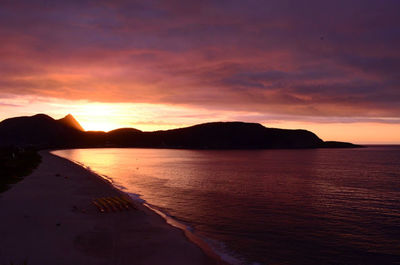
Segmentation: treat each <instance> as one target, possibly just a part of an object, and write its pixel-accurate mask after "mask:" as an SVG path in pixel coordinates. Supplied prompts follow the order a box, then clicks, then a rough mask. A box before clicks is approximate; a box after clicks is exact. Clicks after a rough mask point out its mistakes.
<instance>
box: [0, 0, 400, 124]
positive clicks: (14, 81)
mask: <svg viewBox="0 0 400 265" xmlns="http://www.w3.org/2000/svg"><path fill="white" fill-rule="evenodd" d="M399 7H400V3H399V2H398V1H394V0H393V1H390V0H386V1H381V2H377V1H372V0H368V1H365V0H363V1H361V0H357V1H356V0H352V1H331V2H329V1H316V0H312V1H307V2H300V1H289V0H287V1H268V2H266V1H245V2H243V1H201V2H194V1H190V2H187V1H147V2H143V1H112V2H110V1H96V2H92V1H42V2H32V1H28V0H25V1H18V2H16V1H3V2H2V3H1V4H0V36H1V40H2V45H1V47H0V62H1V63H0V71H1V73H2V75H1V76H0V93H3V94H4V93H7V94H13V95H15V96H18V95H33V96H44V97H56V98H60V99H71V100H88V101H98V102H133V103H154V104H175V105H182V106H186V107H193V108H208V109H212V110H215V111H218V110H224V111H230V110H239V111H247V112H256V113H261V114H276V115H299V116H303V117H305V116H320V117H332V118H334V117H346V116H349V117H350V116H354V117H356V116H357V117H363V116H364V117H366V118H372V117H375V118H377V119H380V118H382V117H388V118H390V117H397V116H399V115H400V92H399V91H400V76H399V72H400V71H399V70H400V52H399V50H398V47H400V34H399V33H400V32H399V28H398V25H399V24H400V17H399V16H398V14H397V10H399ZM383 120H385V119H383Z"/></svg>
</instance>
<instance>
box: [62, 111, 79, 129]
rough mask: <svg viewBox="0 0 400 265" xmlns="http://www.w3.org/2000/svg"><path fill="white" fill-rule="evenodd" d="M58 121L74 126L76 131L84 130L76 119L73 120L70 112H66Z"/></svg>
mask: <svg viewBox="0 0 400 265" xmlns="http://www.w3.org/2000/svg"><path fill="white" fill-rule="evenodd" d="M58 121H59V122H60V123H63V124H65V125H67V126H69V127H72V128H75V129H77V130H78V131H84V129H83V128H82V126H81V125H80V124H79V122H78V121H77V120H75V118H74V116H72V115H71V114H68V115H67V116H65V117H64V118H62V119H59V120H58Z"/></svg>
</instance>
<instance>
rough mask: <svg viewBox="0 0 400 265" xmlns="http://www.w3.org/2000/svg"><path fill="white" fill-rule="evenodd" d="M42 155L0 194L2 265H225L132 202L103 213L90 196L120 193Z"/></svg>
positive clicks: (78, 168)
mask: <svg viewBox="0 0 400 265" xmlns="http://www.w3.org/2000/svg"><path fill="white" fill-rule="evenodd" d="M40 155H41V156H42V163H41V164H40V165H39V167H38V168H37V169H36V170H35V171H34V172H33V173H32V174H31V175H29V176H27V177H25V179H24V180H22V181H21V182H20V183H18V184H17V185H15V186H13V187H12V188H11V189H10V190H8V191H7V192H4V193H2V194H0V209H1V211H0V218H1V220H2V226H1V227H0V264H11V263H14V264H23V262H26V263H27V264H29V265H32V264H132V263H133V264H194V265H195V264H225V263H224V262H223V261H221V260H218V259H217V257H216V256H213V255H212V254H210V253H207V251H206V250H204V249H200V247H199V246H198V245H195V244H193V243H192V242H190V241H189V240H188V238H187V237H185V235H184V232H183V231H182V230H180V229H178V228H175V227H173V226H172V225H169V224H167V223H166V221H165V220H164V219H163V218H162V217H161V216H159V215H157V214H156V213H155V212H153V211H152V210H150V209H148V208H147V207H146V206H145V205H143V204H141V203H139V202H137V201H135V200H132V201H133V203H134V204H135V206H136V207H137V209H138V210H130V211H123V212H111V213H100V212H99V211H98V210H97V209H96V207H95V206H94V205H93V204H92V203H91V201H92V199H93V198H98V197H104V196H117V195H121V194H122V193H123V191H120V190H118V189H117V188H116V187H114V186H112V184H111V183H110V182H109V181H107V180H105V179H104V178H102V177H101V176H99V175H97V174H94V173H93V172H91V171H88V170H87V169H85V168H83V167H81V166H79V165H77V164H75V163H73V162H71V161H69V160H67V159H64V158H61V157H58V156H56V155H53V154H51V153H50V152H48V151H41V152H40ZM57 174H59V175H58V176H57ZM203 251H205V252H203ZM205 253H206V254H205Z"/></svg>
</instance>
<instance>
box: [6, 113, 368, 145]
mask: <svg viewBox="0 0 400 265" xmlns="http://www.w3.org/2000/svg"><path fill="white" fill-rule="evenodd" d="M0 146H21V147H25V146H30V147H35V148H39V149H44V148H46V149H47V148H90V147H147V148H182V149H183V148H187V149H300V148H353V147H360V146H359V145H354V144H351V143H344V142H324V141H323V140H321V139H320V138H319V137H318V136H317V135H315V134H314V133H312V132H310V131H307V130H287V129H276V128H267V127H264V126H262V125H261V124H258V123H245V122H212V123H204V124H199V125H194V126H190V127H186V128H180V129H173V130H166V131H154V132H143V131H140V130H137V129H133V128H123V129H117V130H113V131H110V132H102V131H84V130H83V128H82V127H81V125H80V124H79V123H78V122H77V121H76V120H75V118H74V117H73V116H72V115H70V114H69V115H67V116H66V117H64V118H62V119H59V120H55V119H53V118H51V117H50V116H47V115H45V114H37V115H34V116H30V117H16V118H9V119H6V120H3V121H2V122H0Z"/></svg>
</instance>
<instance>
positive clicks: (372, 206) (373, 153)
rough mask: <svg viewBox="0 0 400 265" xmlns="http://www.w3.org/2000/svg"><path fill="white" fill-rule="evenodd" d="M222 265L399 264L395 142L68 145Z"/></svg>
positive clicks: (399, 169)
mask: <svg viewBox="0 0 400 265" xmlns="http://www.w3.org/2000/svg"><path fill="white" fill-rule="evenodd" d="M53 153H54V154H56V155H58V156H61V157H64V158H67V159H69V160H71V161H74V162H76V163H79V164H81V165H84V166H85V167H87V168H89V169H90V170H92V171H94V172H96V173H97V174H99V175H101V176H103V177H105V178H107V179H109V180H111V182H112V183H113V185H115V186H116V187H117V188H119V189H121V190H123V191H124V192H126V193H128V194H130V195H131V196H132V198H134V199H137V200H140V201H141V202H143V203H145V204H146V205H148V206H150V207H151V208H152V209H155V210H156V211H159V212H161V213H162V215H163V216H164V217H165V218H167V219H169V220H173V221H174V222H176V223H179V224H180V225H181V227H183V228H184V229H185V230H186V231H187V232H189V233H192V234H193V235H195V236H196V237H197V238H200V239H201V240H202V242H204V243H206V244H207V245H208V246H209V247H211V249H212V250H213V251H214V252H215V253H216V254H218V255H219V256H220V257H221V258H222V259H224V260H225V261H226V262H228V263H231V264H244V265H257V264H288V265H300V264H304V265H305V264H307V265H312V264H318V265H322V264H341V265H342V264H349V265H351V264H360V265H361V264H362V265H368V264H374V265H382V264H400V146H367V147H366V148H354V149H304V150H179V149H139V148H123V149H73V150H59V151H54V152H53Z"/></svg>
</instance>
